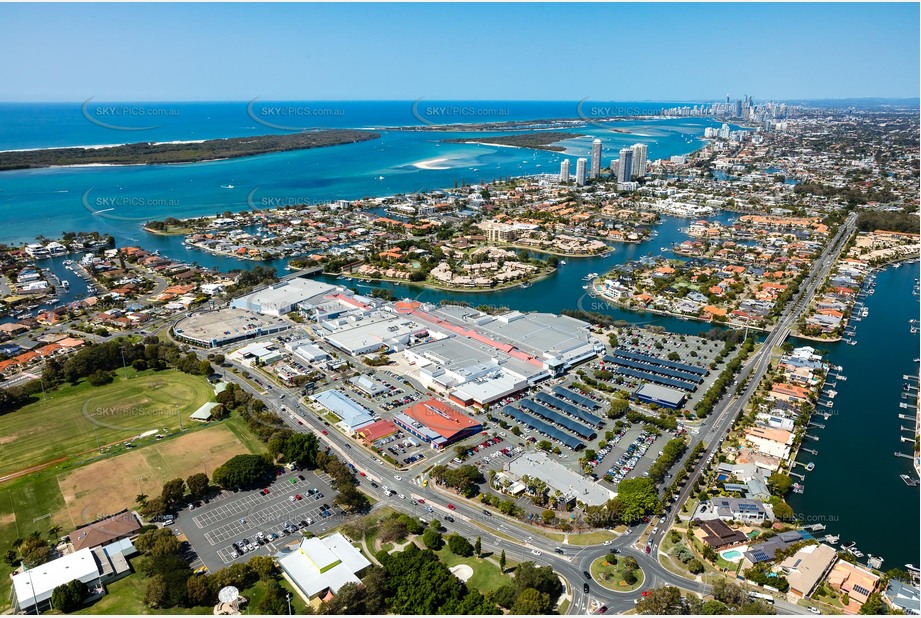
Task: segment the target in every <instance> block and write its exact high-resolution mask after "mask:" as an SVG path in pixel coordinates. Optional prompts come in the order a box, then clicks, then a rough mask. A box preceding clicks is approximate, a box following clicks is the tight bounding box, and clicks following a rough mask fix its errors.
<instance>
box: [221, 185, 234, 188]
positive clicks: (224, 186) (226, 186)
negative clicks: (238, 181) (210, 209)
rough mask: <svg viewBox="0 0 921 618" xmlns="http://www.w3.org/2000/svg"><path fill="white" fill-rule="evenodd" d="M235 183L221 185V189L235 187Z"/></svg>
mask: <svg viewBox="0 0 921 618" xmlns="http://www.w3.org/2000/svg"><path fill="white" fill-rule="evenodd" d="M233 188H234V186H233V185H221V189H233Z"/></svg>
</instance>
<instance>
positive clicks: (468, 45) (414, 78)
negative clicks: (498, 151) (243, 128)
mask: <svg viewBox="0 0 921 618" xmlns="http://www.w3.org/2000/svg"><path fill="white" fill-rule="evenodd" d="M362 10H363V11H364V13H365V17H366V18H365V19H362V20H360V21H359V20H355V19H354V8H353V7H347V6H342V5H336V4H322V5H271V8H269V7H268V6H266V5H259V6H256V5H249V4H234V5H228V6H222V7H221V10H220V11H215V10H214V7H213V6H209V5H201V4H191V3H190V4H179V5H168V6H163V5H159V6H151V5H144V4H137V5H134V4H133V5H111V6H108V5H107V6H105V7H102V6H98V5H83V6H74V5H48V4H46V5H37V6H28V5H21V4H6V5H0V17H2V19H0V23H3V24H4V25H5V26H6V27H5V28H3V30H4V31H5V32H4V37H2V39H0V52H2V53H4V54H5V55H6V56H7V57H10V58H27V59H28V61H22V62H18V63H6V64H5V65H4V67H3V68H0V76H2V78H3V79H4V82H5V83H7V84H11V85H13V86H14V87H11V88H8V89H7V91H6V93H5V94H4V95H2V99H0V100H3V101H6V102H33V101H49V102H53V101H60V102H70V101H81V100H85V99H87V98H89V97H95V98H96V100H107V101H158V100H164V101H165V100H170V101H246V100H251V99H253V98H254V97H260V98H262V99H263V100H368V101H374V100H416V99H418V98H421V97H425V98H426V99H427V100H508V101H528V100H531V101H534V100H543V101H569V100H573V101H578V100H581V99H584V98H586V97H591V99H592V100H612V101H625V102H627V101H657V102H658V101H662V102H673V101H674V102H678V101H716V100H721V99H722V98H723V97H724V96H725V93H727V92H728V93H731V96H732V98H733V100H736V99H739V98H741V97H742V96H743V94H745V93H754V96H755V97H756V99H757V97H758V96H759V94H760V96H763V97H771V98H773V99H774V100H828V99H866V98H915V97H917V95H918V91H919V81H918V74H919V62H918V55H917V49H918V47H919V36H918V31H917V28H916V24H917V23H918V18H919V7H918V5H916V4H907V3H906V4H901V3H890V4H873V5H869V4H806V5H798V4H784V5H774V4H719V5H696V4H656V5H641V4H629V5H558V4H542V5H540V6H539V8H532V10H531V11H528V12H526V13H525V12H522V11H520V10H519V9H518V7H515V6H514V5H512V6H510V5H507V4H486V5H476V8H475V9H474V8H473V7H472V6H469V5H457V4H439V5H419V4H413V5H407V4H369V5H365V6H364V7H363V9H362ZM445 23H451V24H452V27H451V28H450V29H445V28H444V27H443V26H442V24H445ZM509 23H514V24H515V27H514V28H509V27H508V26H507V24H509ZM310 24H318V25H322V28H309V25H310ZM622 24H629V28H621V27H620V26H621V25H622ZM816 24H821V26H818V25H816ZM75 25H77V26H79V27H74V26H75ZM305 25H307V26H308V28H307V29H306V30H305V28H304V26H305ZM596 28H598V29H602V30H605V29H606V30H609V31H610V32H611V33H612V34H613V35H615V36H616V38H617V40H618V45H623V46H625V47H627V48H630V49H637V50H639V52H638V56H639V57H638V64H637V65H636V66H638V67H639V66H643V65H645V67H646V69H645V70H637V71H636V72H634V73H629V74H627V75H626V76H625V75H624V74H623V73H621V72H619V71H615V70H614V69H611V70H608V69H607V68H606V67H605V66H604V65H603V64H602V65H599V64H598V63H596V62H577V60H579V58H580V54H579V53H578V52H575V53H572V54H558V53H552V54H551V53H547V54H542V53H541V52H540V51H539V50H537V49H535V47H534V41H535V40H544V41H554V40H556V41H558V42H559V44H561V45H566V44H568V41H569V40H570V39H571V38H572V37H574V36H575V37H578V36H579V35H580V34H588V33H590V32H591V31H592V30H594V29H596ZM38 33H41V36H40V37H39V36H37V34H38ZM343 33H346V36H347V40H348V44H347V45H346V44H344V42H345V39H343ZM161 38H162V40H163V41H164V42H168V44H167V45H162V46H158V47H157V50H156V54H152V53H151V51H150V48H149V47H147V46H143V45H142V46H137V47H126V48H124V49H119V53H117V54H113V53H111V51H112V49H113V44H116V43H117V41H118V40H120V39H124V40H136V41H148V42H151V43H153V42H155V41H158V40H160V39H161ZM244 40H245V41H247V42H248V44H247V45H238V44H236V43H235V42H236V41H244ZM38 41H41V44H40V45H39V44H38ZM66 50H80V51H79V53H65V51H66ZM695 56H696V57H698V58H699V61H700V62H699V63H697V64H696V66H699V67H700V68H699V69H698V70H689V66H688V64H687V63H688V62H694V58H695ZM676 59H685V60H684V61H682V62H676V61H675V60H676ZM485 66H496V67H501V66H508V67H529V66H530V67H533V69H534V70H538V69H539V70H540V73H541V75H542V78H541V79H540V80H527V79H525V80H508V79H506V77H507V72H506V71H489V72H485V73H484V72H483V71H482V67H485ZM203 73H207V74H208V75H209V76H210V78H209V79H208V80H202V79H201V75H202V74H203ZM422 75H424V76H425V77H424V79H420V77H419V76H422ZM599 77H600V78H601V79H599ZM624 77H627V79H624Z"/></svg>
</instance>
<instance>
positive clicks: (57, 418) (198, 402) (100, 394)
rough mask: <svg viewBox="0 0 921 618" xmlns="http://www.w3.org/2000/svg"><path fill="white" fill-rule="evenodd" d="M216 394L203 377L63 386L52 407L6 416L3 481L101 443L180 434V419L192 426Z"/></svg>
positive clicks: (161, 375)
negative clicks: (152, 433)
mask: <svg viewBox="0 0 921 618" xmlns="http://www.w3.org/2000/svg"><path fill="white" fill-rule="evenodd" d="M129 375H131V374H130V373H129ZM213 393H214V391H213V390H212V388H211V386H210V385H209V384H208V381H207V380H205V379H204V378H203V377H201V376H193V375H189V374H185V373H181V372H179V371H175V370H168V371H160V372H156V373H154V372H143V373H140V374H135V376H134V377H132V378H131V379H129V380H125V379H124V377H123V375H122V374H121V373H119V376H118V377H117V378H116V380H115V382H113V383H112V384H108V385H105V386H92V385H90V384H88V383H86V382H81V383H80V384H77V385H76V386H70V385H66V386H63V387H62V388H60V389H58V390H55V391H53V392H52V393H51V396H50V397H49V398H48V400H47V401H39V402H37V403H33V404H30V405H28V406H26V407H24V408H22V409H20V410H16V411H15V412H11V413H9V414H6V415H4V416H0V478H2V477H4V476H7V475H10V474H13V473H16V472H19V471H22V470H25V469H28V468H31V467H34V466H40V465H42V464H46V463H49V462H53V461H56V460H60V459H61V458H64V457H70V456H73V455H76V454H78V453H83V452H87V451H93V450H95V449H96V447H97V441H98V445H102V446H104V445H106V444H110V443H112V442H119V441H122V440H128V439H130V438H132V437H134V436H137V435H139V434H142V433H144V432H147V431H151V430H164V429H165V430H171V429H174V428H177V427H178V426H179V416H181V417H182V423H183V425H184V426H187V424H188V423H190V422H193V421H190V420H189V416H190V415H191V414H192V413H193V412H195V411H196V410H197V409H198V408H200V407H201V406H202V404H204V403H206V402H208V401H210V400H212V399H213ZM177 404H178V415H177Z"/></svg>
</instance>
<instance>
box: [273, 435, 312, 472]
mask: <svg viewBox="0 0 921 618" xmlns="http://www.w3.org/2000/svg"><path fill="white" fill-rule="evenodd" d="M317 451H319V442H317V436H316V435H315V434H313V433H295V434H293V435H291V436H290V437H289V438H288V439H287V440H286V441H285V444H284V448H283V450H282V453H283V454H284V456H285V461H289V462H292V463H296V464H297V465H299V466H300V467H302V468H307V469H312V468H315V467H316V463H317Z"/></svg>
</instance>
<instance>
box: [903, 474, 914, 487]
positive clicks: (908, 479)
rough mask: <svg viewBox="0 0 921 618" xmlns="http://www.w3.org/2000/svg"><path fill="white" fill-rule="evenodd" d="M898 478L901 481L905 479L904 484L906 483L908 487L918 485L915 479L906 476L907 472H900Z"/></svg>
mask: <svg viewBox="0 0 921 618" xmlns="http://www.w3.org/2000/svg"><path fill="white" fill-rule="evenodd" d="M899 478H900V479H902V480H903V481H905V484H906V485H908V486H909V487H917V486H918V481H916V480H915V479H913V478H911V477H910V476H908V475H907V474H900V475H899Z"/></svg>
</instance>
